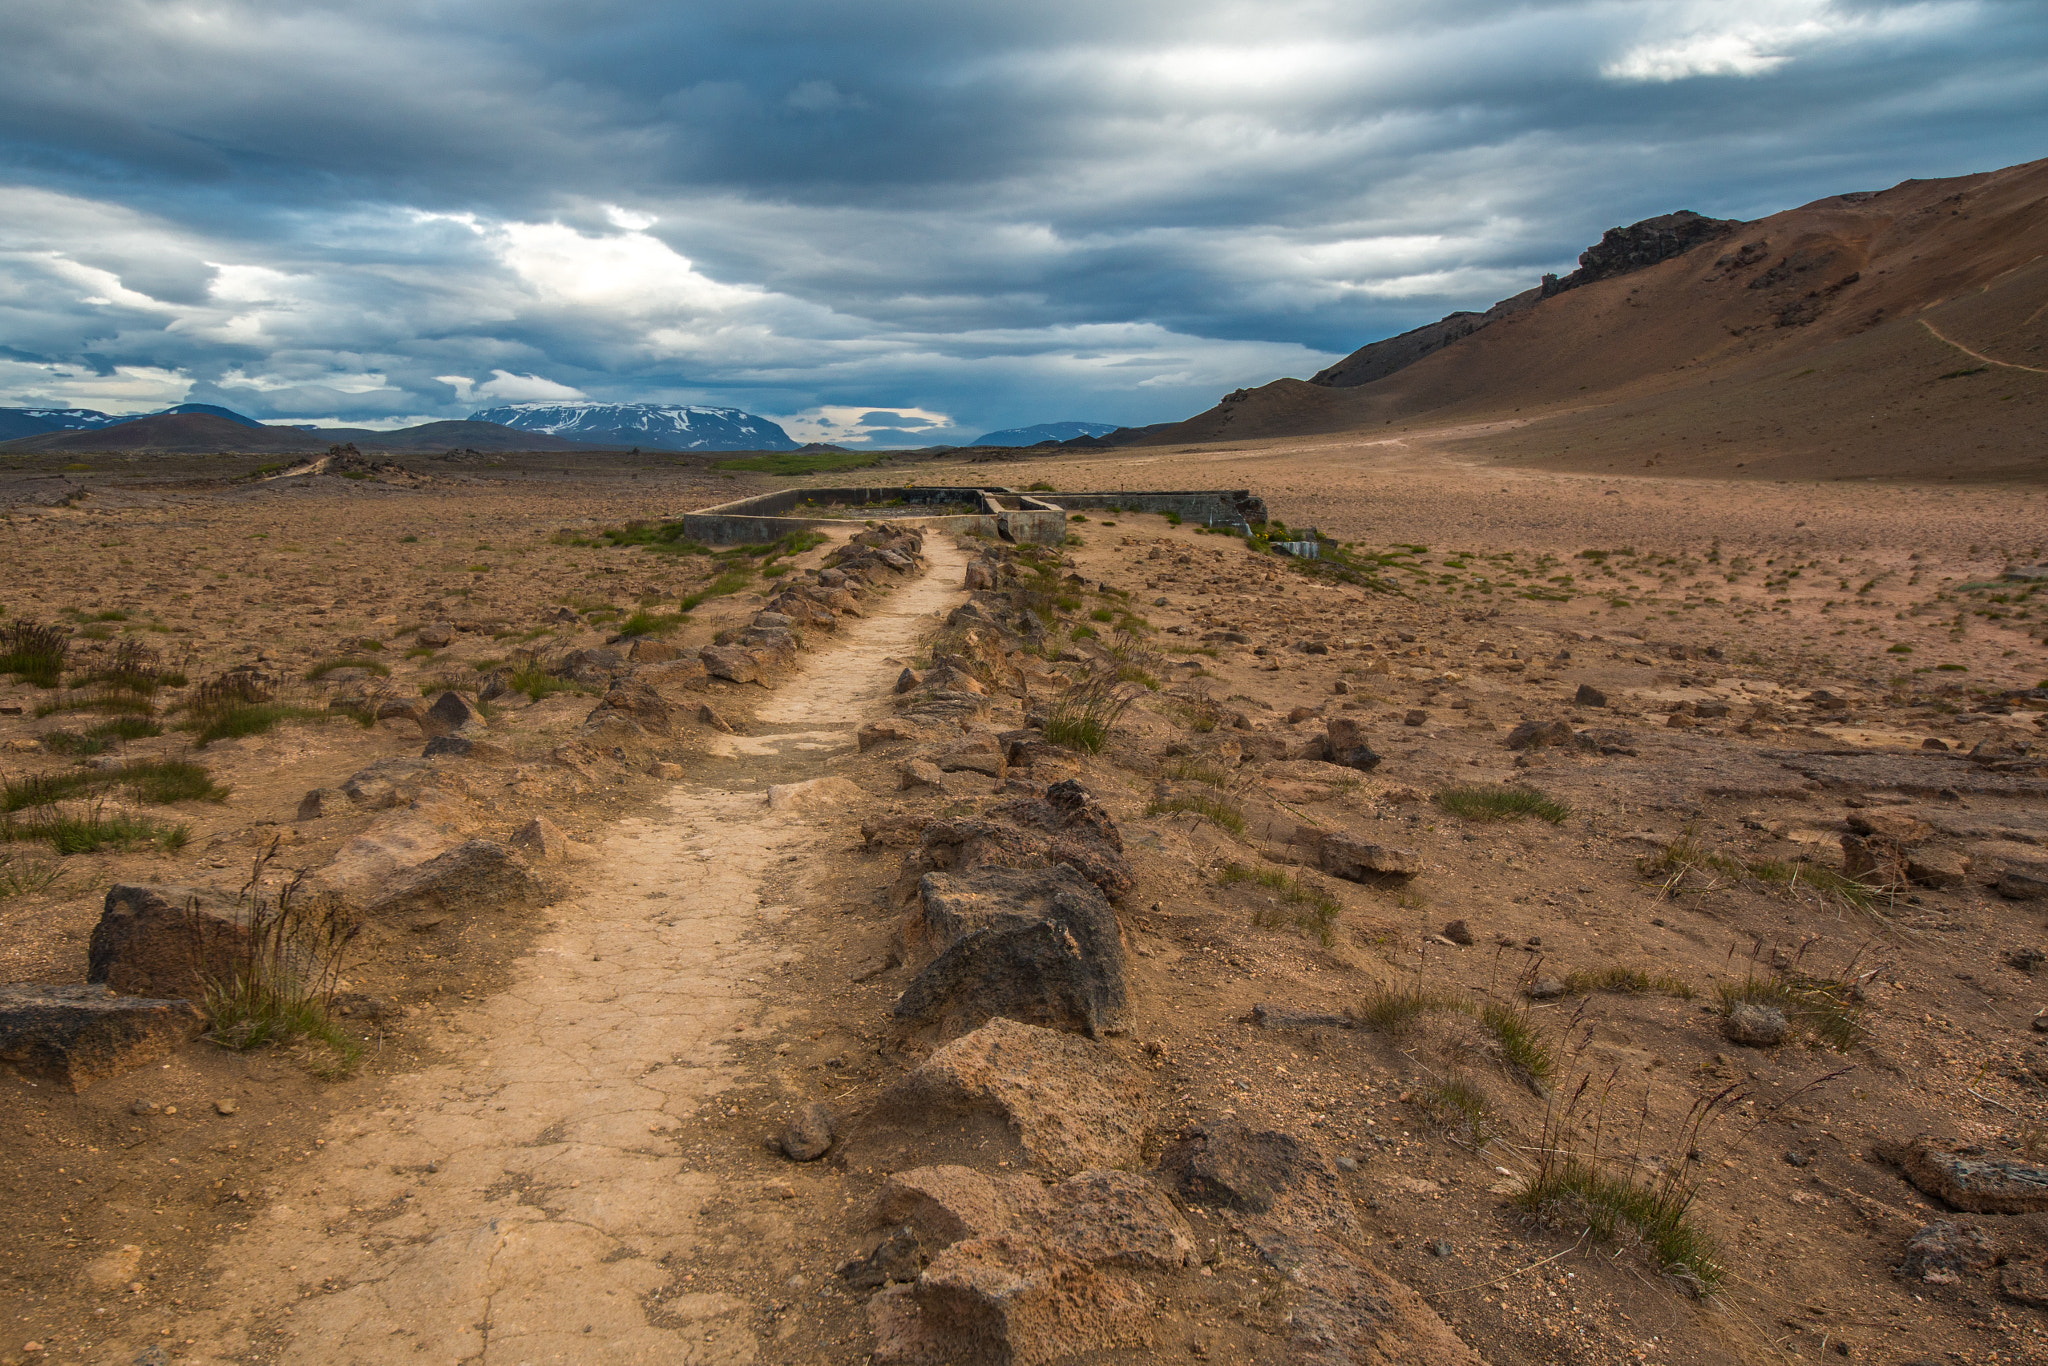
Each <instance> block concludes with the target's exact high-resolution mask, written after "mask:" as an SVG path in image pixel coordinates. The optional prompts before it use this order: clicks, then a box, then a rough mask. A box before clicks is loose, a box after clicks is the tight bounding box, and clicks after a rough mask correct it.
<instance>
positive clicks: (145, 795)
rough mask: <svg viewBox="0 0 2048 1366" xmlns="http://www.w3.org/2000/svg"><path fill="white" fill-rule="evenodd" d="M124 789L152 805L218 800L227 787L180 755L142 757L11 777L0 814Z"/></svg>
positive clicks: (0, 795) (1, 793)
mask: <svg viewBox="0 0 2048 1366" xmlns="http://www.w3.org/2000/svg"><path fill="white" fill-rule="evenodd" d="M113 787H123V788H126V789H128V791H129V792H131V793H133V794H134V796H135V799H136V800H137V801H141V802H147V803H150V804H152V805H155V806H168V805H170V804H171V803H173V802H197V801H205V802H219V801H225V800H227V795H228V790H227V789H226V788H225V787H222V786H220V785H219V784H217V783H215V782H214V781H213V775H212V774H211V773H209V772H207V770H206V769H205V768H203V767H201V766H200V765H198V764H194V763H189V762H186V761H184V760H179V759H165V760H154V759H152V760H144V761H142V762H139V763H133V764H129V765H127V766H126V767H124V768H118V769H114V770H112V771H102V770H83V771H80V772H74V773H48V774H40V775H31V776H28V777H22V778H10V779H8V780H7V781H6V782H5V783H4V784H0V812H7V813H11V812H15V811H28V810H33V809H35V808H37V807H48V806H55V805H56V804H57V803H58V802H62V801H69V800H71V799H72V798H75V797H82V796H85V795H87V794H90V793H94V792H101V791H105V790H106V789H108V788H113Z"/></svg>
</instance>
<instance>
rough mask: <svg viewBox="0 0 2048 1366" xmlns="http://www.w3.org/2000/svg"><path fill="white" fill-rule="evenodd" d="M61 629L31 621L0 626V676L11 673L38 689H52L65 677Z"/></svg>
mask: <svg viewBox="0 0 2048 1366" xmlns="http://www.w3.org/2000/svg"><path fill="white" fill-rule="evenodd" d="M65 644H66V642H65V637H64V628H63V627H61V626H44V625H40V624H38V623H36V622H33V621H10V622H8V623H7V625H6V626H4V627H0V674H13V675H14V676H15V677H16V678H19V679H20V680H21V681H22V682H24V683H32V684H34V685H35V686H36V687H38V688H54V687H56V686H57V684H58V681H59V680H60V679H62V678H63V676H64V651H65Z"/></svg>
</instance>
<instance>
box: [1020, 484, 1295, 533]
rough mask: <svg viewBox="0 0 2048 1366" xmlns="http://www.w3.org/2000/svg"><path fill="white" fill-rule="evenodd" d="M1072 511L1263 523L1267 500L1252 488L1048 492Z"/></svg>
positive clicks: (1061, 504) (1196, 520) (1048, 495)
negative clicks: (1106, 510)
mask: <svg viewBox="0 0 2048 1366" xmlns="http://www.w3.org/2000/svg"><path fill="white" fill-rule="evenodd" d="M1044 497H1045V498H1047V499H1048V500H1050V501H1052V502H1055V503H1058V504H1059V505H1060V506H1061V507H1063V508H1065V509H1067V510H1068V511H1069V512H1093V511H1095V510H1096V509H1098V508H1112V507H1114V508H1122V509H1123V510H1124V511H1126V512H1159V513H1164V512H1177V513H1179V514H1180V515H1181V516H1182V517H1183V518H1184V519H1186V520H1187V521H1190V522H1201V523H1203V524H1205V525H1206V524H1207V523H1209V522H1211V521H1215V522H1263V521H1265V520H1266V503H1265V500H1264V499H1262V498H1258V497H1256V496H1254V495H1253V494H1252V492H1251V490H1249V489H1192V490H1180V491H1175V490H1155V491H1151V492H1144V491H1140V492H1122V493H1048V494H1045V495H1044Z"/></svg>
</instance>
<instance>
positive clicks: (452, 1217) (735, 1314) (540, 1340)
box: [177, 538, 964, 1366]
mask: <svg viewBox="0 0 2048 1366" xmlns="http://www.w3.org/2000/svg"><path fill="white" fill-rule="evenodd" d="M927 553H928V555H929V558H930V562H931V569H930V572H929V573H927V574H926V575H925V576H924V577H923V578H922V579H920V580H919V581H917V582H916V583H914V584H911V585H908V586H906V587H905V588H903V589H901V590H899V591H898V592H896V593H895V594H894V595H893V596H891V597H889V598H887V599H883V600H880V601H878V602H876V604H875V606H874V615H872V616H869V617H867V618H864V619H862V620H859V621H857V622H853V623H851V624H850V625H849V626H848V627H846V628H845V629H843V630H842V631H841V632H839V634H838V636H837V638H836V639H835V638H833V637H829V636H828V637H824V638H823V639H822V640H819V641H816V642H814V644H816V645H817V646H818V647H819V648H817V649H816V651H815V652H814V653H812V654H809V655H807V656H806V657H805V661H804V665H803V667H802V670H801V672H800V673H799V674H798V676H797V677H795V678H793V679H791V680H790V681H789V682H787V683H785V684H784V685H783V686H782V687H781V688H780V689H779V690H777V692H776V693H775V694H774V695H773V696H772V697H771V698H770V699H769V700H768V702H767V704H766V705H765V706H763V707H762V708H761V712H760V716H761V718H762V720H763V722H764V723H765V726H766V727H767V728H772V729H773V731H774V732H775V733H772V734H766V735H757V736H751V737H733V740H732V746H731V748H730V750H729V751H728V753H729V754H730V755H731V757H732V758H734V759H740V760H743V762H740V763H733V764H722V763H718V762H716V761H714V762H712V763H711V764H709V765H708V766H706V768H705V770H704V771H703V772H701V773H699V774H696V775H693V778H692V779H690V780H687V781H685V782H682V783H679V784H678V785H677V786H676V789H675V791H674V792H673V794H672V795H671V796H670V797H669V798H667V800H666V802H665V805H666V806H667V807H668V812H667V814H666V815H664V816H662V817H659V818H655V819H636V820H628V821H624V822H621V823H620V824H619V825H618V826H617V827H615V828H614V830H613V831H612V833H611V834H610V836H609V837H608V838H607V839H606V840H605V841H604V844H603V845H602V847H601V849H600V851H599V859H598V860H597V861H596V862H595V863H594V864H592V865H591V866H592V867H593V868H594V869H596V870H598V871H595V872H593V873H592V874H590V875H589V876H588V877H587V878H586V879H585V886H584V889H583V891H582V892H581V893H580V894H579V895H577V896H576V897H575V898H573V899H571V900H569V901H567V902H564V903H562V904H559V905H557V906H556V907H554V908H553V913H554V917H555V921H554V925H553V928H551V929H550V930H549V931H548V932H547V933H545V934H544V935H543V936H542V938H541V939H540V941H539V942H538V944H537V945H536V947H535V950H534V952H533V953H532V955H531V956H530V957H529V958H528V959H526V960H525V961H524V962H523V963H522V964H521V965H520V967H519V968H518V970H517V974H516V977H515V980H514V982H513V985H512V986H511V987H510V988H509V989H507V990H506V991H504V992H502V993H500V994H499V995H497V996H495V997H493V998H491V999H489V1000H487V1001H483V1002H479V1003H478V1004H476V1005H474V1006H471V1007H466V1008H464V1009H463V1010H461V1011H460V1012H458V1013H455V1014H453V1015H451V1016H449V1017H447V1018H446V1020H445V1023H444V1024H443V1025H442V1027H441V1028H440V1029H439V1030H438V1031H437V1037H436V1038H435V1039H434V1040H433V1043H434V1045H435V1046H436V1047H437V1048H438V1049H440V1050H441V1052H442V1056H443V1057H444V1058H445V1061H442V1062H440V1063H438V1064H436V1065H434V1066H430V1067H427V1068H424V1069H422V1070H420V1071H418V1072H415V1073H411V1074H409V1075H406V1076H402V1077H399V1078H396V1079H394V1080H393V1081H392V1082H390V1083H389V1084H388V1086H387V1087H386V1088H385V1092H384V1094H383V1095H382V1096H381V1097H379V1099H378V1100H377V1101H376V1102H374V1103H372V1104H370V1105H365V1106H362V1107H359V1108H357V1109H356V1110H354V1111H353V1112H351V1113H349V1114H346V1115H343V1116H340V1117H338V1118H337V1119H336V1120H335V1121H334V1122H333V1123H332V1124H331V1125H330V1126H329V1129H328V1133H327V1137H326V1138H325V1139H323V1140H321V1146H320V1147H319V1148H318V1149H317V1150H316V1151H314V1152H312V1153H308V1154H306V1155H305V1157H304V1162H305V1166H304V1168H303V1170H302V1171H301V1172H300V1173H299V1174H298V1175H297V1176H296V1178H295V1179H293V1180H291V1181H290V1182H288V1183H287V1184H286V1185H285V1186H284V1187H283V1188H282V1189H281V1190H279V1191H277V1192H276V1193H275V1194H274V1196H273V1199H272V1201H271V1203H270V1204H269V1205H268V1207H267V1208H266V1209H265V1210H264V1211H263V1213H262V1214H261V1215H260V1216H259V1217H258V1218H257V1219H256V1220H255V1221H254V1222H253V1223H252V1225H251V1227H250V1228H249V1230H248V1231H247V1232H246V1233H244V1234H242V1235H240V1236H239V1237H237V1238H236V1239H235V1240H234V1241H232V1242H230V1243H228V1244H226V1245H224V1246H223V1247H222V1248H221V1250H220V1251H219V1252H218V1253H217V1254H216V1256H215V1258H214V1266H215V1271H216V1273H217V1275H218V1279H219V1282H220V1285H221V1289H222V1291H223V1298H224V1299H225V1301H226V1303H225V1305H223V1306H222V1307H220V1308H217V1309H214V1310H211V1311H208V1312H206V1313H202V1314H195V1315H194V1316H193V1317H191V1318H189V1319H187V1320H185V1321H184V1323H183V1324H182V1325H180V1328H179V1329H178V1330H177V1335H178V1337H179V1338H182V1339H186V1340H189V1341H191V1342H192V1343H193V1346H192V1347H191V1348H189V1349H186V1350H187V1351H189V1352H190V1353H191V1355H190V1356H187V1357H185V1359H187V1360H194V1361H214V1362H225V1361H227V1360H229V1359H231V1358H244V1357H246V1356H247V1355H248V1354H250V1353H252V1352H254V1353H257V1354H260V1355H264V1356H269V1357H271V1358H272V1359H274V1360H277V1361H281V1362H308V1363H313V1362H319V1363H331V1362H337V1361H347V1362H350V1363H359V1364H361V1366H370V1364H371V1363H383V1362H391V1363H397V1362H405V1363H425V1362H431V1363H437V1366H439V1364H441V1363H454V1362H482V1363H488V1364H489V1366H500V1364H501V1363H502V1366H519V1364H520V1363H533V1364H534V1366H539V1364H540V1363H551V1362H560V1361H571V1362H574V1361H605V1362H620V1363H623V1362H642V1361H645V1362H654V1361H659V1362H663V1363H712V1362H719V1363H723V1362H751V1361H756V1360H759V1359H760V1355H759V1350H758V1347H757V1343H756V1341H755V1339H754V1336H753V1333H752V1330H751V1328H750V1326H749V1324H750V1322H751V1320H752V1317H753V1312H754V1310H753V1306H751V1305H750V1304H749V1303H748V1302H746V1301H745V1300H742V1299H740V1298H738V1297H735V1296H730V1295H718V1294H694V1293H683V1294H681V1295H670V1296H669V1297H668V1298H663V1295H664V1294H665V1293H668V1291H669V1288H670V1287H671V1286H672V1285H673V1284H675V1281H674V1279H673V1277H674V1274H675V1272H676V1271H677V1270H678V1268H684V1269H686V1268H687V1266H688V1264H689V1263H690V1262H691V1261H692V1260H693V1259H696V1258H699V1257H701V1256H703V1255H705V1254H706V1253H707V1252H711V1251H712V1250H713V1245H714V1243H715V1241H716V1239H717V1238H718V1237H719V1236H722V1235H719V1234H717V1233H715V1232H711V1231H707V1230H705V1229H704V1228H703V1227H701V1226H700V1224H699V1222H698V1221H697V1219H696V1215H697V1213H698V1211H699V1209H700V1208H701V1207H702V1206H703V1205H704V1203H705V1202H706V1201H707V1199H710V1198H712V1197H713V1196H714V1195H715V1194H716V1191H717V1185H718V1183H717V1178H716V1177H715V1176H714V1175H713V1174H712V1173H711V1172H710V1171H709V1170H708V1169H707V1168H708V1165H709V1164H708V1163H705V1162H700V1161H697V1160H695V1159H693V1156H692V1155H691V1154H689V1153H686V1152H680V1151H678V1150H677V1147H678V1145H677V1144H676V1143H675V1142H674V1141H673V1140H672V1139H671V1138H669V1137H668V1135H670V1134H671V1133H673V1132H674V1131H675V1130H676V1129H677V1128H678V1127H679V1126H680V1125H681V1124H682V1123H683V1122H684V1121H687V1120H689V1119H690V1118H691V1117H693V1116H695V1115H697V1114H699V1113H700V1112H701V1111H702V1110H703V1109H704V1108H705V1107H707V1106H715V1105H717V1104H718V1103H719V1097H720V1095H721V1093H722V1092H724V1091H726V1090H728V1089H730V1088H732V1087H733V1086H734V1085H735V1084H736V1083H738V1082H740V1081H741V1080H743V1074H742V1073H741V1072H740V1071H739V1070H738V1069H737V1067H736V1064H735V1062H734V1061H733V1059H731V1058H730V1057H728V1053H729V1051H730V1050H729V1049H728V1048H727V1047H726V1043H727V1041H729V1040H732V1039H734V1038H736V1037H744V1036H746V1035H748V1034H756V1035H758V1034H759V1033H760V1032H762V1031H764V1030H769V1029H772V1028H773V1027H774V1024H775V1019H774V1014H773V1010H772V1008H771V1007H770V1006H768V1005H767V1004H766V1003H765V1002H764V1001H763V999H762V993H761V990H760V987H759V981H760V979H762V978H763V977H764V976H765V975H766V973H767V972H768V971H769V970H770V968H771V965H772V964H773V963H774V962H775V961H776V960H778V959H783V960H786V959H787V958H789V957H790V955H791V953H792V952H793V949H792V948H791V947H790V946H787V945H779V944H777V943H775V942H774V940H773V937H772V936H769V935H762V934H759V933H756V932H757V931H761V930H767V929H772V928H773V927H774V925H775V924H776V923H777V921H778V920H779V919H780V918H781V917H782V916H784V915H786V914H787V909H786V908H780V907H777V906H774V905H769V904H766V898H764V896H763V894H762V890H761V888H762V885H763V879H764V876H765V875H766V874H767V872H768V871H769V870H770V869H771V868H773V867H774V866H775V865H777V864H780V863H782V862H784V861H786V860H789V859H792V858H796V857H801V856H802V855H803V854H804V853H806V852H807V851H812V850H813V846H814V844H815V842H816V838H817V835H816V832H815V830H814V829H813V828H812V827H810V826H808V825H807V824H806V823H804V822H803V821H802V820H801V819H800V818H795V819H793V818H791V817H788V816H784V815H782V814H779V813H777V814H771V813H770V811H769V809H768V807H767V804H766V802H765V801H764V799H763V796H762V792H761V787H762V784H763V783H765V782H787V781H790V780H792V779H794V778H800V777H807V776H815V775H816V774H817V773H818V772H820V771H821V770H822V767H823V756H824V755H825V754H826V753H829V752H830V751H833V750H837V749H841V748H845V747H849V746H850V745H851V743H852V731H853V728H854V727H855V726H856V725H858V724H859V722H860V721H861V720H862V719H864V718H865V717H866V716H868V715H871V714H873V713H875V712H876V711H879V710H880V709H881V708H882V707H883V706H884V705H885V699H886V697H887V696H888V694H889V691H890V688H891V685H892V684H893V683H894V680H895V674H896V666H895V665H892V664H889V663H886V662H885V661H886V660H888V659H889V658H890V657H892V656H896V657H903V656H907V655H908V654H909V653H910V652H911V651H913V650H914V649H915V648H916V646H917V643H918V640H919V638H920V636H922V635H923V634H924V633H926V632H927V631H929V630H930V629H931V628H932V627H933V626H934V625H936V621H935V619H934V616H933V614H934V613H936V612H939V611H941V610H943V609H945V608H947V607H950V606H951V605H952V604H953V603H955V602H957V601H958V600H959V599H960V597H961V594H960V592H959V590H958V589H957V588H956V587H955V585H957V584H959V582H960V580H961V570H962V568H963V565H964V557H963V556H962V555H961V554H960V553H959V552H958V551H957V550H956V549H955V548H954V547H952V546H951V545H950V544H946V543H942V542H940V541H939V540H938V539H936V538H934V539H933V540H931V541H929V542H928V543H927ZM784 1217H785V1218H786V1217H787V1216H784ZM766 1292H767V1288H766V1287H764V1293H766ZM179 1345H180V1346H182V1345H183V1344H182V1343H180V1344H179Z"/></svg>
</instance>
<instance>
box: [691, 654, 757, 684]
mask: <svg viewBox="0 0 2048 1366" xmlns="http://www.w3.org/2000/svg"><path fill="white" fill-rule="evenodd" d="M699 658H701V659H702V660H703V661H704V671H705V672H706V673H708V674H710V675H711V676H712V677H713V678H723V679H726V680H727V681H728V682H732V683H753V682H757V681H758V680H759V679H760V677H761V666H760V665H759V664H758V663H756V662H755V660H754V657H753V655H751V654H749V653H748V652H747V651H746V650H745V649H743V648H741V647H740V646H737V645H707V646H705V647H704V649H703V650H702V652H701V653H700V654H699Z"/></svg>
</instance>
